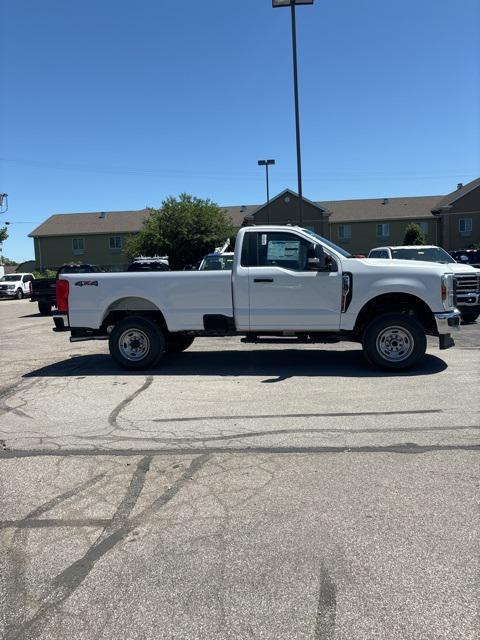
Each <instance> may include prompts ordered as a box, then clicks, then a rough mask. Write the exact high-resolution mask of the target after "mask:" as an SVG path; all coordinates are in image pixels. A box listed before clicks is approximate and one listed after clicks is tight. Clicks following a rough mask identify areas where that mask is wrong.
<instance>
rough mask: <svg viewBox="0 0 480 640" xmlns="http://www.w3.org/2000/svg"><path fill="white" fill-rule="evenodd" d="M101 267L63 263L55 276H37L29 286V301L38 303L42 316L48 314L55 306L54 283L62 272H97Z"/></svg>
mask: <svg viewBox="0 0 480 640" xmlns="http://www.w3.org/2000/svg"><path fill="white" fill-rule="evenodd" d="M100 271H101V269H100V268H99V267H96V266H95V265H93V264H63V265H62V266H61V267H60V268H59V269H58V271H57V274H56V276H55V278H37V279H35V280H33V281H32V284H31V287H30V292H29V293H30V302H36V303H37V304H38V310H39V312H40V313H41V314H42V315H43V316H49V315H50V313H51V311H52V309H53V308H54V307H56V306H57V300H56V292H55V285H56V282H57V280H58V278H59V276H60V275H61V274H62V273H98V272H100Z"/></svg>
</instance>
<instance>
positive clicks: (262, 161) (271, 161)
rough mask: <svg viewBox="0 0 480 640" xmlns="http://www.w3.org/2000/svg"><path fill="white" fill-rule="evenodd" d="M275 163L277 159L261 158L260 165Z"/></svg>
mask: <svg viewBox="0 0 480 640" xmlns="http://www.w3.org/2000/svg"><path fill="white" fill-rule="evenodd" d="M271 164H275V160H259V161H258V165H259V166H260V167H265V166H266V165H271Z"/></svg>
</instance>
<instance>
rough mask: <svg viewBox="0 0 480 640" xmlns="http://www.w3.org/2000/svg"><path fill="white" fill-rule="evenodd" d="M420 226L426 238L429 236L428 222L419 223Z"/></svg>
mask: <svg viewBox="0 0 480 640" xmlns="http://www.w3.org/2000/svg"><path fill="white" fill-rule="evenodd" d="M418 226H419V227H420V229H421V230H422V233H423V235H424V236H427V235H428V222H419V223H418Z"/></svg>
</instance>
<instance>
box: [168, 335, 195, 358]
mask: <svg viewBox="0 0 480 640" xmlns="http://www.w3.org/2000/svg"><path fill="white" fill-rule="evenodd" d="M194 340H195V338H194V336H186V335H181V334H178V335H175V334H174V333H171V334H170V335H169V336H168V337H167V353H180V352H181V351H185V350H186V349H188V347H190V346H191V345H192V343H193V341H194Z"/></svg>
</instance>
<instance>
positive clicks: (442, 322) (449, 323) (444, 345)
mask: <svg viewBox="0 0 480 640" xmlns="http://www.w3.org/2000/svg"><path fill="white" fill-rule="evenodd" d="M434 316H435V322H436V323H437V333H438V341H439V347H440V350H442V351H443V350H444V349H450V347H454V346H455V341H454V339H453V338H452V336H451V331H460V319H461V317H462V314H461V313H460V311H459V310H458V309H454V310H453V311H446V312H444V313H435V314H434Z"/></svg>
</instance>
